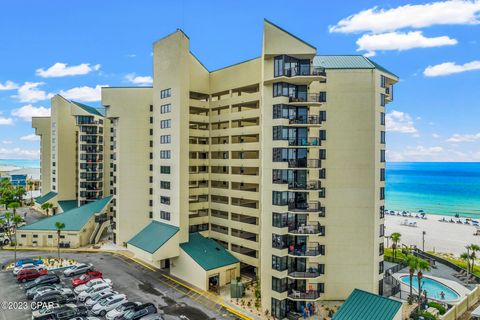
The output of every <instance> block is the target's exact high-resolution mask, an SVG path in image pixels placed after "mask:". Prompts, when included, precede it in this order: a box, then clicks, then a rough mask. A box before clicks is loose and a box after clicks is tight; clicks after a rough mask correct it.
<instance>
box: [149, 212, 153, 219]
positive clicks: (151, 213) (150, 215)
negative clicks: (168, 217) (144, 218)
mask: <svg viewBox="0 0 480 320" xmlns="http://www.w3.org/2000/svg"><path fill="white" fill-rule="evenodd" d="M148 218H150V219H153V212H152V211H150V212H149V213H148Z"/></svg>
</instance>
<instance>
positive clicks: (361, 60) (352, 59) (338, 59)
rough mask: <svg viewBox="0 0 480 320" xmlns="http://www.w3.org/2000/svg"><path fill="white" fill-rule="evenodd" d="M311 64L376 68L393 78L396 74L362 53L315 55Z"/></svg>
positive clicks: (334, 67) (325, 66)
mask: <svg viewBox="0 0 480 320" xmlns="http://www.w3.org/2000/svg"><path fill="white" fill-rule="evenodd" d="M313 65H314V66H317V67H323V68H325V69H327V70H328V69H378V70H380V71H382V72H385V73H388V74H390V75H392V76H393V77H395V78H398V76H397V75H395V74H394V73H392V72H390V71H388V70H387V69H385V68H384V67H382V66H381V65H379V64H378V63H376V62H374V61H372V60H370V59H369V58H367V57H364V56H362V55H324V56H315V57H314V58H313Z"/></svg>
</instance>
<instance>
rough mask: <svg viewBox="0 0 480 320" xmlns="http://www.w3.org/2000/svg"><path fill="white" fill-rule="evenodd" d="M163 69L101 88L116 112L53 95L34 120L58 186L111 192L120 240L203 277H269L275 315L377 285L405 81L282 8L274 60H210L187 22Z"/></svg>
mask: <svg viewBox="0 0 480 320" xmlns="http://www.w3.org/2000/svg"><path fill="white" fill-rule="evenodd" d="M153 66H154V68H153V86H152V87H135V88H133V87H132V88H125V87H118V88H115V87H107V88H102V104H103V105H104V107H105V113H101V112H98V111H97V110H95V109H93V110H92V108H90V107H88V106H84V105H81V104H78V103H74V102H69V101H67V100H65V99H63V98H61V97H58V96H57V97H55V98H54V99H52V118H51V119H50V120H49V121H47V120H42V121H40V120H36V121H34V123H35V124H36V126H35V127H36V128H37V133H39V134H42V165H43V163H44V162H46V161H47V162H48V163H47V165H50V166H51V168H50V172H45V173H44V169H43V167H42V185H43V186H45V185H47V186H49V187H50V188H49V189H42V195H43V197H50V196H51V195H52V193H51V192H53V193H57V194H55V195H53V197H51V198H50V200H49V201H56V205H57V207H58V206H61V203H62V201H72V200H74V199H75V200H77V201H78V205H80V204H82V203H83V202H85V203H88V202H89V201H91V200H95V199H98V198H101V197H102V194H110V195H111V196H112V200H111V206H110V207H109V209H108V213H109V215H110V218H111V219H112V221H113V224H112V227H113V232H114V242H115V243H117V244H119V245H123V246H126V247H127V248H128V249H129V250H131V251H132V252H133V253H134V254H135V255H136V257H137V258H139V259H142V260H144V261H146V262H148V263H150V264H152V265H154V266H157V267H158V268H169V270H170V272H171V273H172V274H173V275H176V276H178V277H181V278H183V279H185V280H186V281H189V282H191V283H192V284H194V285H195V286H197V287H199V288H202V289H208V288H209V287H210V286H212V285H215V284H220V285H223V284H227V283H229V282H230V280H231V279H233V278H235V277H237V276H238V275H239V274H242V275H244V276H250V277H255V276H258V277H259V278H260V280H261V288H262V306H263V309H264V310H268V311H269V312H270V313H271V314H272V315H273V316H275V317H276V318H283V317H285V316H287V315H288V314H289V313H290V312H296V311H300V310H301V307H302V306H303V305H305V304H307V303H315V302H317V301H319V300H344V299H346V298H347V297H348V295H349V294H350V293H351V292H352V290H353V289H354V288H360V289H362V290H366V291H369V292H373V293H377V292H378V291H379V284H380V283H381V282H380V280H381V279H382V277H383V236H384V226H383V222H384V220H383V219H384V218H383V210H384V200H383V198H384V178H385V105H386V104H387V103H388V102H390V101H392V97H393V84H395V83H396V82H397V81H398V78H397V77H396V76H395V75H394V74H392V73H391V72H389V71H387V70H386V69H384V68H382V67H381V66H379V65H377V64H376V63H374V62H373V61H371V60H370V59H368V58H366V57H363V56H358V55H354V56H343V55H336V56H324V55H318V53H317V50H316V48H315V47H313V46H312V45H310V44H308V43H306V42H304V41H303V40H300V39H299V38H297V37H295V36H294V35H292V34H290V33H288V32H287V31H285V30H283V29H281V28H280V27H278V26H276V25H274V24H273V23H271V22H269V21H265V23H264V34H263V43H262V54H261V56H260V57H257V58H253V59H251V60H247V61H244V62H241V63H238V64H235V65H231V66H228V67H225V68H222V69H219V70H215V71H209V70H207V69H206V68H205V67H204V66H203V65H202V64H201V62H200V61H199V60H198V59H197V58H196V57H195V56H194V55H193V54H192V53H191V51H190V47H189V38H188V37H187V36H186V35H185V34H184V33H183V32H182V31H181V30H177V31H176V32H174V33H172V34H170V35H168V36H166V37H164V38H162V39H161V40H159V41H157V42H155V43H154V45H153ZM67 109H70V113H68V112H66V111H65V110H67ZM62 112H63V113H65V115H63V116H61V113H62ZM97 112H98V113H97ZM67 114H68V116H67ZM74 117H75V118H74ZM83 117H89V118H88V121H87V120H84V118H83ZM37 119H38V118H37ZM62 119H65V124H63V123H62V121H63V120H62ZM75 119H76V121H75ZM49 123H50V127H51V131H50V132H49V131H48V130H46V129H45V128H44V127H45V126H47V127H48V126H49ZM90 126H92V127H90ZM67 131H68V132H67ZM102 131H103V134H102ZM62 132H63V133H62ZM43 135H45V136H49V135H50V136H51V146H50V147H49V146H48V144H47V143H45V144H44V142H43ZM64 135H65V136H64ZM61 137H63V140H62V138H61ZM83 137H85V138H83ZM94 137H96V139H94ZM102 137H103V144H102V141H101V138H102ZM58 139H60V140H58ZM72 146H74V147H72ZM90 146H91V147H90ZM102 146H103V149H102V148H101V147H102ZM44 149H45V150H46V151H45V154H44ZM59 150H61V151H59ZM82 152H83V155H82ZM67 153H69V154H68V155H67ZM50 161H51V162H50ZM65 161H66V162H67V164H63V162H65ZM89 161H90V162H89ZM101 164H103V167H102V166H101ZM107 164H108V165H107ZM89 170H94V171H89ZM77 171H78V173H77ZM82 173H83V174H82ZM102 173H103V177H102V176H101V174H102ZM82 177H84V178H82ZM85 177H88V178H87V181H85ZM44 178H45V179H48V181H45V182H44V181H43V179H44ZM102 183H103V188H102V185H101V184H102ZM63 188H65V190H63ZM82 192H83V193H82ZM44 200H45V199H44V198H39V199H38V201H44ZM38 201H37V202H38ZM70 204H71V202H64V203H63V205H70ZM80 208H82V207H80ZM74 210H75V209H74ZM67 212H69V211H67ZM213 240H215V241H213ZM202 253H203V254H202ZM213 257H215V258H216V259H215V258H213Z"/></svg>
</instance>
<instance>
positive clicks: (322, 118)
mask: <svg viewBox="0 0 480 320" xmlns="http://www.w3.org/2000/svg"><path fill="white" fill-rule="evenodd" d="M319 118H320V121H327V111H325V110H324V111H320V113H319Z"/></svg>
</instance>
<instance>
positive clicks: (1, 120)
mask: <svg viewBox="0 0 480 320" xmlns="http://www.w3.org/2000/svg"><path fill="white" fill-rule="evenodd" d="M12 124H13V119H12V118H5V117H0V126H8V125H12Z"/></svg>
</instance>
